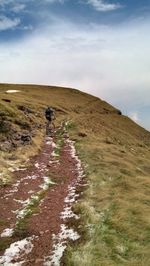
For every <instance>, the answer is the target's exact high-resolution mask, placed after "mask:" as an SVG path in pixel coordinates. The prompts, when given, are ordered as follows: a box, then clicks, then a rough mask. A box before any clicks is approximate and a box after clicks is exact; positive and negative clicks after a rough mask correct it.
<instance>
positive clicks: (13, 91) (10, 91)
mask: <svg viewBox="0 0 150 266" xmlns="http://www.w3.org/2000/svg"><path fill="white" fill-rule="evenodd" d="M16 92H20V90H7V91H6V93H16Z"/></svg>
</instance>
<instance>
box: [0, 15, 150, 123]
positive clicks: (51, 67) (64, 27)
mask: <svg viewBox="0 0 150 266" xmlns="http://www.w3.org/2000/svg"><path fill="white" fill-rule="evenodd" d="M149 27H150V20H145V21H140V22H135V21H134V22H131V23H129V24H126V25H121V26H120V27H119V26H116V27H115V26H113V27H102V26H96V25H91V26H89V27H80V28H79V27H76V26H75V25H72V24H69V23H67V22H66V23H64V22H63V21H61V20H60V19H59V20H56V18H55V24H54V25H53V26H50V27H48V28H47V29H40V30H39V31H38V32H36V33H35V34H33V33H32V35H31V36H30V37H29V36H28V38H26V39H23V40H20V41H19V42H18V41H16V43H15V42H14V43H10V44H5V45H3V44H0V73H1V77H0V82H10V83H11V82H12V83H36V84H50V85H51V84H52V85H60V86H67V87H69V86H70V87H76V88H78V89H81V90H83V91H86V92H88V93H91V94H94V95H96V96H99V97H100V98H103V99H105V100H107V101H108V102H110V103H112V104H113V105H116V106H117V107H119V108H120V109H123V110H125V112H124V113H125V114H130V112H132V110H137V111H136V112H134V115H133V114H131V115H132V117H133V118H134V119H136V120H138V118H139V116H140V117H141V113H140V111H139V110H141V107H142V106H150V75H149V69H150V35H149ZM132 113H133V112H132ZM131 115H130V116H131ZM147 117H148V116H147ZM144 123H145V124H146V123H147V124H148V123H149V124H150V122H144Z"/></svg>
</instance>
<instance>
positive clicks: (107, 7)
mask: <svg viewBox="0 0 150 266" xmlns="http://www.w3.org/2000/svg"><path fill="white" fill-rule="evenodd" d="M87 3H88V4H89V5H92V6H93V8H94V9H96V10H97V11H101V12H108V11H113V10H116V9H118V8H121V5H120V4H119V3H117V4H111V3H108V2H106V1H105V0H88V1H87Z"/></svg>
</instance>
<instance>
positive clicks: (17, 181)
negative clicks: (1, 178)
mask: <svg viewBox="0 0 150 266" xmlns="http://www.w3.org/2000/svg"><path fill="white" fill-rule="evenodd" d="M85 185H86V183H85V178H84V172H83V169H82V166H81V162H80V160H79V159H78V157H77V155H76V151H75V148H74V143H73V142H72V141H71V140H70V139H69V137H68V134H67V132H66V130H64V129H63V128H59V129H58V130H57V131H56V132H55V134H54V136H52V137H46V139H45V142H44V145H43V148H42V151H41V152H40V154H39V155H38V156H36V157H34V158H32V159H31V161H30V162H29V166H28V167H27V168H25V167H24V166H22V167H21V168H20V169H17V170H16V171H14V183H13V184H11V185H9V186H6V187H3V188H1V189H0V210H1V212H0V265H4V266H9V265H10V266H11V265H16V266H19V265H23V266H28V265H36V266H42V265H44V266H49V265H61V264H63V265H64V263H62V262H61V259H62V256H63V253H64V250H65V248H66V246H67V243H68V241H76V240H78V239H79V238H80V235H79V234H78V233H77V232H76V231H75V230H74V229H73V228H72V227H71V225H72V224H74V225H76V226H73V227H74V228H75V227H76V228H77V225H78V224H79V219H80V217H79V216H78V215H76V214H75V213H73V211H72V205H73V203H74V202H76V201H77V200H78V198H79V195H80V194H81V191H82V189H83V186H85ZM79 191H80V193H79Z"/></svg>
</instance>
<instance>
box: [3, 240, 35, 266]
mask: <svg viewBox="0 0 150 266" xmlns="http://www.w3.org/2000/svg"><path fill="white" fill-rule="evenodd" d="M34 238H35V236H32V237H28V238H25V239H22V240H20V241H17V242H15V243H13V244H11V245H10V247H9V248H8V249H6V250H5V253H4V255H3V256H2V257H0V265H3V266H9V265H16V266H20V265H22V264H23V263H24V260H22V257H23V256H24V254H28V253H30V252H31V250H32V248H33V244H32V240H33V239H34ZM18 259H19V260H20V262H15V261H17V260H18ZM12 261H13V262H12ZM1 263H2V264H1Z"/></svg>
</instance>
